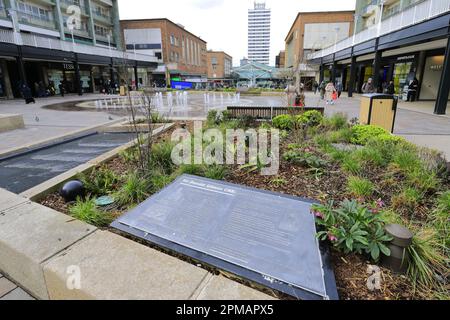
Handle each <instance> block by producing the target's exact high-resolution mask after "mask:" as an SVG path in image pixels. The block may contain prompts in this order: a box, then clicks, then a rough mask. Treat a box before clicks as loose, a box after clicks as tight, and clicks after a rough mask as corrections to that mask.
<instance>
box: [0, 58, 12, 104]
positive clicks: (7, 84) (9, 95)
mask: <svg viewBox="0 0 450 320" xmlns="http://www.w3.org/2000/svg"><path fill="white" fill-rule="evenodd" d="M0 62H1V66H0V67H1V68H2V71H3V77H4V79H3V80H4V81H3V82H4V84H5V93H6V98H7V99H14V93H13V90H12V85H11V79H10V78H9V71H8V65H7V64H6V61H5V60H1V61H0Z"/></svg>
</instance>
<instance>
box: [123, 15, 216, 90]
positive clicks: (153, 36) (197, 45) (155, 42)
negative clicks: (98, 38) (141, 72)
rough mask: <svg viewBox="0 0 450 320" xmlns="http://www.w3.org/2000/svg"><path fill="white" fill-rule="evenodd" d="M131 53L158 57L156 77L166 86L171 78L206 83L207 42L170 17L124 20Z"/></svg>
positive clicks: (126, 40)
mask: <svg viewBox="0 0 450 320" xmlns="http://www.w3.org/2000/svg"><path fill="white" fill-rule="evenodd" d="M120 23H121V28H122V32H123V36H124V43H125V46H126V49H127V51H128V52H137V53H146V54H151V55H153V54H154V55H155V56H156V57H157V58H158V68H157V70H155V71H153V74H152V76H153V79H154V81H155V82H156V83H157V84H158V85H165V84H168V83H169V82H170V80H171V79H176V80H180V81H189V82H193V83H201V82H206V76H207V58H206V42H205V41H204V40H202V39H201V38H200V37H198V36H196V35H194V34H192V33H191V32H189V31H187V30H186V29H185V28H184V26H182V25H180V24H176V23H174V22H172V21H170V20H169V19H143V20H121V22H120Z"/></svg>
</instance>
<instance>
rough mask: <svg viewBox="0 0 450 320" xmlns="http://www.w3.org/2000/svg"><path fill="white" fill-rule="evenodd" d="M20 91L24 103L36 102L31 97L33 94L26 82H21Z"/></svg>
mask: <svg viewBox="0 0 450 320" xmlns="http://www.w3.org/2000/svg"><path fill="white" fill-rule="evenodd" d="M21 93H22V97H23V98H24V99H25V103H26V104H30V103H36V101H35V100H34V98H33V94H32V93H31V89H30V87H29V86H28V85H27V84H25V83H24V84H22V87H21Z"/></svg>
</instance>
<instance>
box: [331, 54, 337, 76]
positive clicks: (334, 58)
mask: <svg viewBox="0 0 450 320" xmlns="http://www.w3.org/2000/svg"><path fill="white" fill-rule="evenodd" d="M336 69H337V63H336V57H335V54H334V53H333V64H332V67H331V82H333V83H336V71H337V70H336Z"/></svg>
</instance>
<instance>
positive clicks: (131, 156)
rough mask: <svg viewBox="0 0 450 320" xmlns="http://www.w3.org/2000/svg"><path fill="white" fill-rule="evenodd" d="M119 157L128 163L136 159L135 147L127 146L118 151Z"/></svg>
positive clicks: (134, 161)
mask: <svg viewBox="0 0 450 320" xmlns="http://www.w3.org/2000/svg"><path fill="white" fill-rule="evenodd" d="M119 155H120V157H121V158H122V159H123V160H124V161H125V162H126V163H128V164H132V163H136V161H138V155H137V150H136V148H135V147H133V148H129V149H127V150H124V151H122V152H120V153H119Z"/></svg>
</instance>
